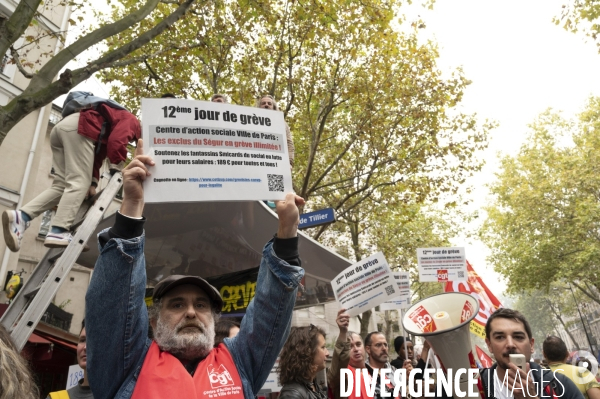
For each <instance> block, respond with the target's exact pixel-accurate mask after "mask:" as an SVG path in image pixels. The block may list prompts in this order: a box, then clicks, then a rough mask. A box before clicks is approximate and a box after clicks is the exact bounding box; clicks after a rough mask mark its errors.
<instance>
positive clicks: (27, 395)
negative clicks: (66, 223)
mask: <svg viewBox="0 0 600 399" xmlns="http://www.w3.org/2000/svg"><path fill="white" fill-rule="evenodd" d="M39 396H40V394H39V391H38V388H37V386H36V385H35V382H34V380H33V376H32V375H31V371H30V370H29V366H28V365H27V362H26V361H25V359H23V358H22V357H21V355H20V354H19V351H18V350H17V348H15V345H14V344H13V342H12V341H11V339H10V335H9V334H8V332H7V331H6V330H5V329H4V327H3V326H2V325H1V324H0V399H14V398H19V399H37V398H39Z"/></svg>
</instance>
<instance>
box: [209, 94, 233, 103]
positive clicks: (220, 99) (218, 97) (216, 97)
mask: <svg viewBox="0 0 600 399" xmlns="http://www.w3.org/2000/svg"><path fill="white" fill-rule="evenodd" d="M210 101H211V102H213V103H223V104H227V103H229V101H227V97H225V95H224V94H220V93H217V94H213V96H212V97H211V98H210Z"/></svg>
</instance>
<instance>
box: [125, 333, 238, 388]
mask: <svg viewBox="0 0 600 399" xmlns="http://www.w3.org/2000/svg"><path fill="white" fill-rule="evenodd" d="M225 396H226V397H227V399H244V391H243V389H242V380H241V378H240V375H239V373H238V371H237V367H235V364H234V363H233V359H232V357H231V354H230V353H229V351H228V350H227V348H226V347H225V344H220V345H219V346H218V347H217V348H215V349H213V350H212V351H210V353H209V354H208V356H207V357H206V358H205V359H204V360H202V361H201V362H200V363H199V364H198V367H196V372H195V373H194V376H193V377H192V376H191V375H190V373H188V371H187V370H186V369H185V367H184V366H183V364H182V363H181V362H180V361H179V360H178V359H177V358H176V357H175V356H173V355H171V354H170V353H168V352H162V351H161V350H160V349H159V348H158V345H157V344H156V342H152V345H150V349H149V350H148V353H147V354H146V358H145V359H144V365H143V366H142V370H141V372H140V375H139V377H138V379H137V383H136V385H135V389H134V390H133V395H132V396H131V398H132V399H164V398H177V399H197V398H221V397H225Z"/></svg>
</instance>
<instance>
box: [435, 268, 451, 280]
mask: <svg viewBox="0 0 600 399" xmlns="http://www.w3.org/2000/svg"><path fill="white" fill-rule="evenodd" d="M437 279H438V281H448V270H446V269H440V270H438V271H437Z"/></svg>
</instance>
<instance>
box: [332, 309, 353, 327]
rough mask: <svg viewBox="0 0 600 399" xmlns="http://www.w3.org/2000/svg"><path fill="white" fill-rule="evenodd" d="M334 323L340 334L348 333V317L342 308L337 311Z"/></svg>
mask: <svg viewBox="0 0 600 399" xmlns="http://www.w3.org/2000/svg"><path fill="white" fill-rule="evenodd" d="M335 322H336V323H337V325H338V327H339V329H340V332H344V333H345V332H348V325H349V324H350V315H349V314H348V313H346V309H344V308H342V309H340V310H338V313H337V318H336V319H335Z"/></svg>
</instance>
